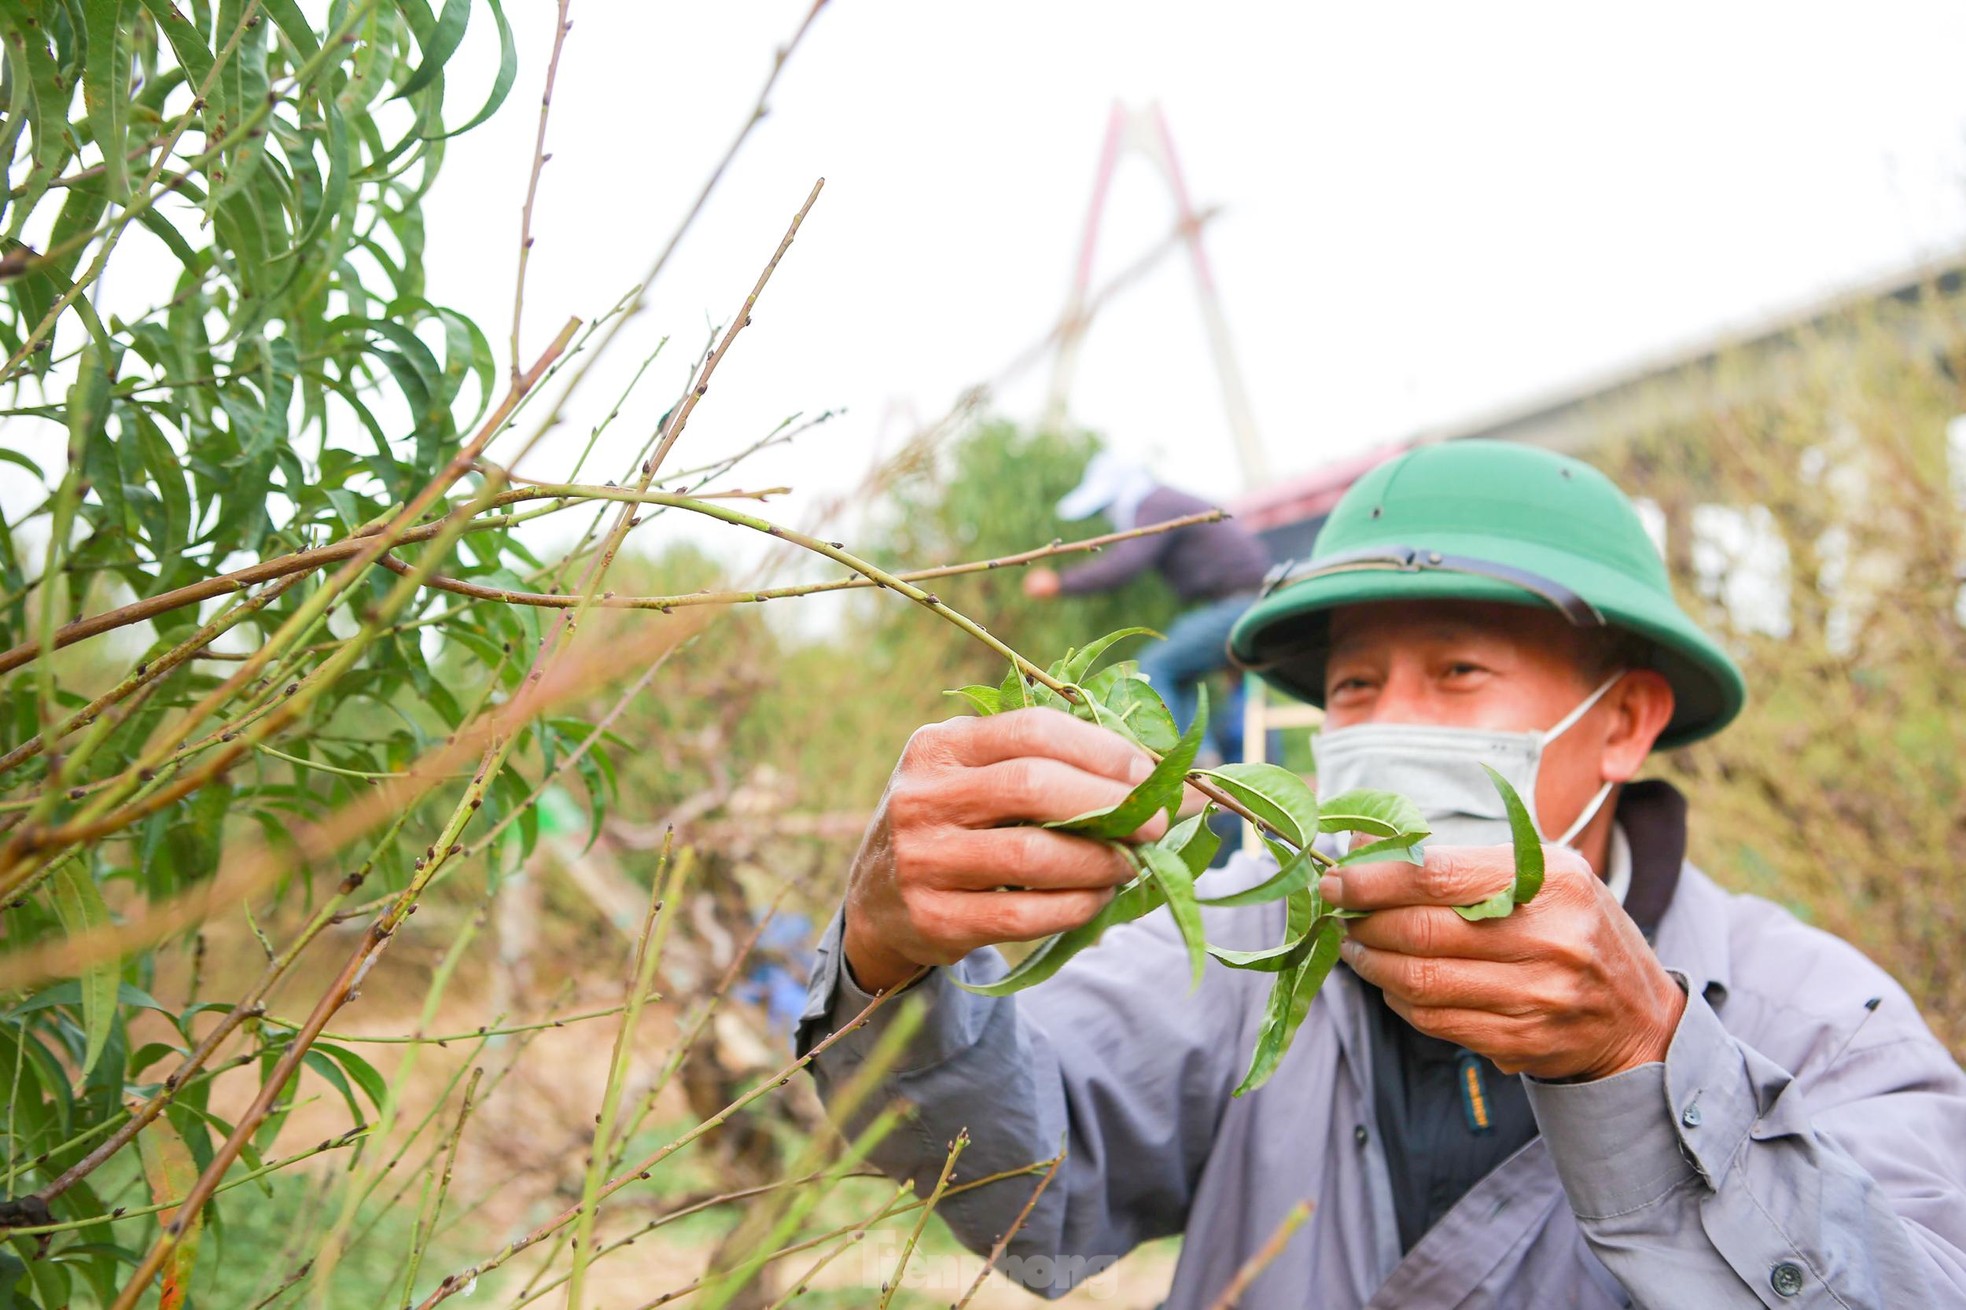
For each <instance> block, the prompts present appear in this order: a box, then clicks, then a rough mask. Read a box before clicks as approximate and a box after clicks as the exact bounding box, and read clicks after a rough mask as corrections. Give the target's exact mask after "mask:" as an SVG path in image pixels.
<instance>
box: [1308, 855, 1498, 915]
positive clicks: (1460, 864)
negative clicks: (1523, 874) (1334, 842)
mask: <svg viewBox="0 0 1966 1310" xmlns="http://www.w3.org/2000/svg"><path fill="white" fill-rule="evenodd" d="M1426 859H1427V862H1426V863H1425V864H1424V865H1413V864H1407V863H1405V862H1404V861H1392V862H1389V863H1385V864H1353V865H1347V866H1346V867H1344V868H1342V869H1335V870H1333V871H1332V872H1330V873H1328V874H1326V875H1325V876H1324V878H1323V880H1322V881H1321V882H1320V883H1319V884H1318V890H1319V892H1320V894H1322V895H1323V897H1324V899H1325V900H1327V901H1330V902H1331V903H1332V904H1334V905H1339V906H1342V907H1344V908H1345V909H1347V910H1384V909H1389V908H1391V907H1392V906H1395V905H1473V904H1474V903H1475V902H1477V901H1481V900H1486V899H1487V898H1488V897H1490V896H1493V895H1494V894H1495V893H1496V892H1499V891H1503V890H1505V889H1507V888H1509V887H1512V886H1514V885H1515V852H1514V851H1513V850H1512V849H1511V848H1509V847H1507V846H1429V847H1428V848H1427V854H1426Z"/></svg>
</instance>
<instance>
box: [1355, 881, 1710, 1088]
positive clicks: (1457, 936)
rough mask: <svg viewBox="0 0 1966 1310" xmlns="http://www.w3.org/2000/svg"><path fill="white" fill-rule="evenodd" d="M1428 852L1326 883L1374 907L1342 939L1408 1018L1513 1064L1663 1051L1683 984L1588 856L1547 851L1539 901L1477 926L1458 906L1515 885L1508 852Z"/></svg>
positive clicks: (1583, 1062) (1578, 1070)
mask: <svg viewBox="0 0 1966 1310" xmlns="http://www.w3.org/2000/svg"><path fill="white" fill-rule="evenodd" d="M1426 854H1427V862H1426V865H1425V867H1424V868H1421V867H1416V866H1414V865H1411V864H1361V865H1355V866H1352V867H1350V868H1346V869H1342V870H1340V871H1339V872H1338V874H1336V875H1331V876H1327V877H1326V878H1325V879H1324V881H1323V884H1322V890H1323V894H1324V896H1325V898H1326V899H1327V900H1329V901H1331V902H1333V903H1334V904H1337V905H1341V906H1343V907H1345V908H1346V909H1352V910H1370V911H1372V913H1371V915H1370V917H1368V918H1364V919H1358V920H1355V921H1353V922H1351V923H1350V924H1349V925H1348V927H1349V930H1350V935H1349V938H1348V940H1347V941H1346V942H1345V943H1344V945H1343V946H1342V947H1341V948H1340V949H1341V951H1342V952H1343V956H1344V959H1345V962H1346V963H1347V964H1349V965H1350V966H1351V967H1352V970H1353V972H1355V973H1357V974H1358V976H1359V977H1361V978H1363V979H1365V980H1366V981H1367V982H1369V983H1372V984H1373V985H1374V986H1376V987H1378V988H1380V989H1381V990H1382V991H1384V992H1385V995H1386V1000H1387V1003H1388V1004H1390V1005H1391V1006H1392V1007H1393V1009H1394V1010H1395V1011H1396V1012H1398V1014H1399V1015H1400V1017H1401V1018H1403V1019H1405V1020H1406V1021H1407V1022H1408V1023H1410V1024H1412V1025H1413V1026H1414V1027H1415V1028H1418V1029H1419V1030H1420V1031H1421V1032H1424V1033H1429V1034H1431V1035H1433V1036H1435V1037H1440V1038H1443V1039H1445V1040H1447V1041H1450V1042H1455V1043H1457V1044H1459V1045H1461V1046H1465V1047H1467V1048H1468V1049H1469V1050H1471V1051H1474V1052H1476V1053H1478V1054H1480V1055H1484V1056H1487V1057H1488V1058H1489V1059H1491V1060H1493V1061H1494V1062H1495V1064H1496V1065H1497V1066H1498V1067H1499V1068H1501V1069H1502V1070H1503V1071H1504V1072H1505V1073H1529V1074H1532V1075H1534V1076H1536V1077H1538V1078H1547V1079H1558V1078H1567V1079H1594V1078H1605V1077H1609V1076H1610V1075H1612V1074H1616V1073H1623V1072H1624V1071H1625V1070H1627V1069H1632V1068H1636V1067H1637V1066H1638V1065H1641V1064H1644V1063H1647V1062H1648V1061H1653V1060H1663V1059H1664V1058H1665V1055H1666V1048H1667V1047H1668V1046H1669V1045H1670V1044H1671V1041H1672V1034H1673V1031H1674V1029H1675V1028H1676V1027H1678V1024H1679V1017H1680V1015H1681V1014H1682V1013H1683V1012H1684V1010H1685V1008H1686V993H1685V992H1684V991H1683V990H1682V989H1681V988H1680V986H1679V984H1678V983H1677V982H1675V981H1674V980H1673V978H1672V976H1671V975H1670V974H1668V973H1667V972H1666V971H1665V968H1664V966H1662V965H1661V964H1660V963H1659V960H1658V957H1657V956H1655V955H1653V953H1652V948H1651V947H1650V946H1649V945H1647V944H1646V941H1645V937H1644V935H1643V934H1642V933H1640V932H1639V930H1638V926H1637V925H1636V924H1634V923H1633V922H1632V921H1631V918H1630V917H1629V916H1628V915H1626V914H1625V912H1624V910H1623V908H1622V907H1621V906H1620V905H1619V904H1618V902H1617V899H1616V898H1615V897H1613V896H1612V894H1611V891H1610V889H1609V888H1607V887H1606V886H1605V885H1604V883H1603V882H1602V881H1600V880H1599V878H1598V877H1597V875H1596V874H1595V873H1593V872H1592V871H1591V868H1590V866H1589V865H1588V864H1586V863H1585V862H1584V859H1583V857H1582V856H1580V855H1578V854H1577V853H1576V852H1575V851H1573V850H1570V849H1569V848H1567V847H1545V848H1544V856H1545V859H1546V861H1547V872H1546V874H1545V877H1544V881H1543V888H1542V891H1540V892H1539V893H1537V895H1536V897H1535V899H1534V900H1532V901H1530V902H1529V903H1528V904H1526V905H1518V906H1516V907H1515V912H1514V913H1512V914H1510V915H1509V916H1508V917H1507V918H1504V919H1488V920H1483V921H1481V922H1478V923H1470V922H1468V921H1467V920H1465V919H1463V918H1461V916H1459V915H1458V914H1456V913H1454V911H1453V910H1452V909H1451V908H1449V907H1451V906H1455V905H1472V904H1474V903H1475V902H1476V901H1479V900H1481V899H1482V898H1484V897H1486V896H1489V895H1492V894H1493V893H1495V892H1497V891H1499V890H1501V889H1502V888H1504V887H1507V886H1509V885H1510V883H1511V881H1512V879H1513V878H1514V876H1515V864H1514V857H1513V855H1512V853H1511V851H1510V849H1509V848H1508V847H1507V846H1494V847H1472V846H1460V847H1455V846H1440V847H1430V848H1429V849H1428V850H1427V853H1426Z"/></svg>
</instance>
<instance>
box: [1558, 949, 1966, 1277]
mask: <svg viewBox="0 0 1966 1310" xmlns="http://www.w3.org/2000/svg"><path fill="white" fill-rule="evenodd" d="M1681 981H1682V985H1683V984H1684V979H1683V978H1682V980H1681ZM1884 1003H1885V1004H1888V1005H1891V1006H1893V1008H1894V1009H1895V1008H1898V1007H1903V1010H1904V1011H1908V1012H1910V1013H1911V1014H1913V1015H1914V1016H1915V1013H1916V1012H1915V1011H1914V1010H1911V1002H1910V1000H1909V999H1908V998H1906V997H1904V996H1903V994H1902V993H1901V992H1899V993H1897V994H1896V995H1894V996H1891V997H1890V998H1888V999H1887V1000H1886V1001H1884ZM1877 1004H1878V1003H1877V1002H1873V1003H1872V1004H1871V1006H1870V1007H1868V1008H1869V1009H1872V1010H1874V1009H1875V1008H1876V1005H1877ZM1864 1017H1868V1016H1867V1015H1866V1016H1864ZM1914 1029H1915V1030H1914ZM1866 1035H1867V1034H1866V1029H1865V1026H1864V1024H1863V1022H1862V1020H1861V1019H1859V1021H1858V1023H1857V1024H1856V1026H1855V1029H1854V1031H1847V1032H1845V1033H1844V1034H1842V1035H1841V1036H1842V1040H1841V1042H1840V1044H1839V1045H1837V1046H1836V1047H1835V1048H1834V1051H1835V1053H1834V1054H1831V1055H1829V1056H1828V1057H1827V1059H1826V1060H1825V1061H1824V1063H1823V1066H1822V1067H1821V1068H1820V1070H1819V1071H1817V1072H1816V1073H1814V1074H1813V1075H1811V1076H1810V1077H1809V1078H1808V1079H1807V1081H1806V1083H1805V1082H1804V1081H1803V1080H1801V1079H1799V1078H1798V1077H1797V1076H1796V1075H1794V1074H1792V1073H1790V1072H1789V1071H1788V1070H1786V1069H1784V1068H1782V1067H1781V1066H1780V1065H1778V1064H1777V1063H1775V1062H1774V1061H1773V1060H1770V1059H1768V1058H1767V1057H1765V1056H1763V1055H1762V1054H1761V1053H1759V1052H1758V1051H1756V1050H1755V1049H1754V1048H1753V1047H1751V1046H1748V1045H1747V1044H1746V1043H1744V1042H1742V1041H1740V1040H1738V1039H1737V1038H1735V1037H1734V1036H1732V1035H1731V1034H1730V1033H1729V1032H1728V1031H1727V1029H1726V1028H1724V1027H1723V1026H1722V1025H1721V1021H1720V1018H1719V1016H1718V1015H1717V1014H1716V1013H1715V1011H1714V1009H1713V1008H1712V1006H1711V1005H1709V1003H1708V1001H1707V999H1706V998H1705V997H1704V996H1702V995H1693V996H1691V997H1689V999H1688V1001H1687V1005H1686V1012H1685V1015H1684V1016H1683V1017H1682V1018H1681V1020H1680V1024H1679V1028H1678V1030H1677V1031H1676V1032H1675V1034H1674V1036H1673V1041H1672V1044H1671V1046H1670V1048H1669V1049H1668V1052H1667V1055H1666V1059H1665V1061H1664V1062H1663V1063H1655V1064H1648V1065H1642V1066H1640V1067H1639V1068H1637V1069H1632V1070H1629V1071H1627V1072H1625V1073H1622V1074H1619V1075H1617V1076H1615V1077H1612V1078H1605V1079H1601V1080H1598V1081H1596V1082H1590V1083H1581V1084H1553V1083H1543V1082H1538V1081H1537V1080H1535V1079H1527V1080H1525V1081H1526V1083H1527V1085H1528V1087H1529V1098H1530V1103H1531V1105H1532V1106H1533V1107H1534V1109H1535V1112H1536V1119H1537V1123H1538V1124H1539V1125H1540V1127H1541V1129H1542V1133H1543V1138H1544V1141H1545V1143H1546V1144H1547V1146H1548V1148H1549V1152H1550V1156H1551V1159H1552V1160H1553V1161H1554V1162H1555V1165H1556V1170H1557V1173H1558V1175H1559V1176H1560V1177H1561V1179H1562V1181H1563V1187H1564V1191H1565V1193H1566V1194H1567V1196H1568V1198H1569V1201H1570V1205H1571V1208H1572V1210H1574V1211H1575V1213H1576V1215H1577V1219H1578V1223H1579V1225H1580V1226H1581V1227H1582V1229H1583V1232H1584V1236H1585V1239H1586V1240H1587V1241H1588V1242H1589V1243H1590V1246H1591V1248H1592V1250H1593V1251H1595V1252H1596V1254H1597V1256H1598V1258H1599V1259H1601V1260H1603V1261H1604V1263H1605V1265H1606V1266H1607V1267H1608V1268H1609V1269H1610V1270H1611V1272H1612V1273H1613V1274H1614V1275H1615V1276H1616V1277H1617V1278H1618V1280H1619V1281H1620V1282H1621V1283H1622V1284H1623V1285H1624V1287H1625V1289H1626V1291H1627V1292H1629V1293H1630V1294H1631V1296H1632V1297H1633V1299H1634V1300H1635V1301H1636V1302H1637V1303H1638V1304H1640V1305H1643V1306H1658V1307H1667V1306H1687V1305H1700V1306H1772V1307H1789V1306H1797V1307H1801V1306H1809V1307H1836V1308H1838V1310H1870V1308H1875V1310H1891V1308H1893V1307H1898V1306H1920V1307H1955V1306H1966V1073H1962V1072H1961V1070H1960V1068H1959V1066H1958V1065H1957V1064H1955V1063H1953V1061H1952V1059H1951V1058H1950V1057H1949V1056H1948V1055H1947V1053H1946V1051H1945V1049H1944V1048H1943V1047H1942V1046H1940V1045H1939V1043H1938V1041H1937V1040H1936V1039H1935V1038H1933V1037H1932V1036H1931V1035H1930V1033H1929V1032H1927V1031H1925V1029H1924V1028H1923V1026H1922V1025H1916V1024H1914V1025H1909V1026H1907V1025H1902V1024H1899V1025H1889V1024H1886V1025H1880V1031H1879V1032H1877V1033H1876V1034H1874V1035H1871V1040H1869V1041H1865V1040H1862V1039H1863V1038H1864V1037H1865V1036H1866ZM1811 1063H1812V1064H1813V1063H1814V1061H1811Z"/></svg>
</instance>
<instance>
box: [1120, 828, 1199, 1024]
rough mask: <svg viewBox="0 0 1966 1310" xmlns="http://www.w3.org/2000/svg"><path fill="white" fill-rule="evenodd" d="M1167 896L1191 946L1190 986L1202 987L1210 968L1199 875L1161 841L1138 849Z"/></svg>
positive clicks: (1169, 905) (1170, 911)
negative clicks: (1198, 896) (1198, 893)
mask: <svg viewBox="0 0 1966 1310" xmlns="http://www.w3.org/2000/svg"><path fill="white" fill-rule="evenodd" d="M1134 854H1135V855H1137V856H1138V857H1139V860H1140V862H1141V863H1142V864H1144V865H1145V866H1146V867H1147V871H1148V872H1149V873H1150V874H1152V875H1153V879H1154V881H1155V882H1156V883H1158V884H1159V885H1160V889H1161V893H1162V895H1164V896H1165V897H1166V898H1167V908H1168V912H1169V913H1170V914H1172V915H1173V916H1174V926H1175V928H1176V929H1177V930H1178V931H1179V932H1180V934H1181V941H1182V944H1183V945H1185V946H1186V947H1187V948H1188V988H1189V990H1190V991H1192V990H1193V989H1195V988H1197V987H1199V986H1201V977H1202V971H1203V970H1204V969H1206V968H1207V967H1208V937H1207V934H1206V932H1205V930H1204V929H1203V927H1202V921H1201V906H1200V905H1199V904H1197V903H1196V901H1195V875H1194V871H1193V870H1191V869H1189V868H1188V862H1187V861H1186V860H1184V859H1182V858H1181V857H1180V856H1179V855H1177V854H1176V853H1175V852H1173V851H1171V850H1169V849H1167V848H1166V847H1165V846H1162V845H1160V844H1158V843H1155V844H1153V845H1150V846H1142V847H1140V848H1139V849H1138V850H1137V851H1135V852H1134Z"/></svg>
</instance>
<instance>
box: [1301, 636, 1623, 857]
mask: <svg viewBox="0 0 1966 1310" xmlns="http://www.w3.org/2000/svg"><path fill="white" fill-rule="evenodd" d="M1623 676H1624V674H1623V673H1622V672H1619V673H1614V674H1612V675H1611V676H1610V677H1609V678H1607V679H1605V681H1604V685H1602V686H1601V687H1599V688H1598V689H1597V690H1596V691H1594V692H1592V693H1591V694H1590V695H1589V696H1587V697H1585V699H1584V702H1583V704H1581V705H1579V706H1578V707H1577V708H1576V709H1574V710H1572V711H1570V713H1568V714H1566V715H1564V716H1563V719H1562V721H1561V722H1559V723H1558V724H1557V725H1556V726H1555V727H1554V728H1551V729H1550V730H1549V731H1548V732H1491V731H1489V730H1487V729H1483V728H1448V727H1439V726H1436V725H1434V724H1427V723H1361V724H1359V725H1358V726H1357V727H1355V728H1339V729H1337V730H1336V731H1332V732H1320V733H1318V734H1317V735H1316V736H1315V737H1313V738H1311V755H1312V758H1313V759H1315V760H1316V761H1317V787H1318V791H1319V793H1320V794H1322V795H1326V796H1336V795H1338V794H1339V793H1341V792H1347V791H1351V790H1352V789H1354V788H1358V787H1365V788H1370V789H1372V790H1375V791H1391V792H1398V793H1399V794H1400V795H1402V796H1407V797H1410V798H1411V799H1412V800H1413V802H1414V803H1415V804H1417V805H1418V806H1419V807H1420V811H1421V813H1422V814H1424V815H1426V817H1427V820H1428V823H1429V826H1430V827H1432V828H1433V833H1434V835H1433V840H1434V841H1437V842H1440V843H1442V844H1443V845H1448V846H1501V845H1505V844H1506V843H1507V842H1508V840H1509V816H1508V811H1507V810H1506V809H1504V808H1503V805H1502V797H1501V794H1500V793H1498V792H1497V791H1496V790H1495V784H1494V783H1493V782H1491V781H1489V778H1488V775H1487V774H1486V773H1484V772H1482V768H1481V766H1482V765H1484V764H1486V765H1488V766H1489V767H1490V768H1493V769H1494V770H1495V772H1497V773H1499V774H1501V775H1502V776H1503V777H1504V778H1506V779H1508V780H1509V785H1510V786H1512V787H1514V788H1515V789H1516V791H1517V793H1518V794H1520V795H1521V797H1522V802H1523V804H1525V805H1527V806H1528V807H1529V814H1530V817H1531V818H1536V775H1537V772H1538V771H1539V770H1540V768H1541V767H1542V763H1543V750H1544V748H1545V747H1547V746H1548V745H1549V744H1550V743H1551V742H1553V741H1555V740H1556V739H1557V738H1558V737H1561V736H1562V735H1563V734H1564V733H1565V732H1567V731H1569V730H1570V728H1571V727H1572V726H1573V725H1574V724H1575V723H1576V722H1577V720H1579V719H1581V718H1583V717H1584V715H1585V714H1586V713H1588V712H1589V711H1590V708H1591V706H1593V705H1595V704H1597V702H1598V701H1599V699H1601V698H1602V697H1603V695H1604V693H1605V692H1607V691H1609V690H1611V688H1612V686H1613V685H1614V684H1615V683H1616V682H1617V681H1618V679H1619V678H1622V677H1623ZM1610 794H1611V784H1610V783H1608V782H1607V783H1605V784H1604V785H1603V786H1602V787H1600V788H1598V790H1597V795H1595V796H1593V797H1592V798H1591V802H1590V804H1588V805H1586V806H1585V807H1584V809H1583V812H1582V813H1581V814H1579V815H1578V816H1577V818H1576V821H1575V822H1573V823H1572V824H1571V825H1570V826H1569V828H1567V829H1565V830H1564V833H1563V835H1562V836H1561V837H1558V838H1557V839H1556V840H1555V841H1554V842H1553V843H1551V844H1552V845H1556V846H1567V845H1569V844H1570V843H1571V842H1572V841H1573V840H1575V839H1576V836H1577V834H1578V833H1580V832H1582V831H1583V830H1584V825H1585V824H1587V823H1589V822H1590V821H1591V819H1592V817H1593V816H1595V815H1596V814H1597V812H1598V810H1599V809H1600V808H1602V807H1603V805H1604V801H1605V798H1606V797H1608V796H1609V795H1610ZM1536 831H1537V832H1538V833H1542V832H1543V826H1542V821H1541V819H1537V821H1536ZM1544 840H1545V841H1548V840H1549V838H1548V835H1547V834H1544Z"/></svg>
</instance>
